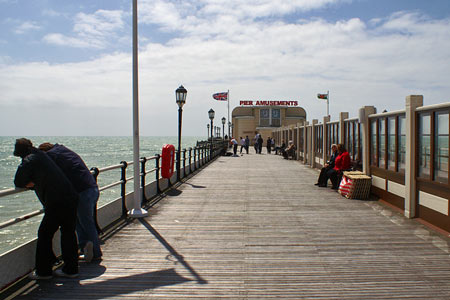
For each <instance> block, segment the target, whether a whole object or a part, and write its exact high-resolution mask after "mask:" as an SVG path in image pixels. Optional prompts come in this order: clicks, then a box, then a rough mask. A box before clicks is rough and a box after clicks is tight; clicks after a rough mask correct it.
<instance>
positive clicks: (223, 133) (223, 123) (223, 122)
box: [222, 117, 227, 140]
mask: <svg viewBox="0 0 450 300" xmlns="http://www.w3.org/2000/svg"><path fill="white" fill-rule="evenodd" d="M226 122H227V119H225V117H223V118H222V137H223V140H225V123H226Z"/></svg>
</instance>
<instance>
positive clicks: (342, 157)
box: [327, 144, 351, 190]
mask: <svg viewBox="0 0 450 300" xmlns="http://www.w3.org/2000/svg"><path fill="white" fill-rule="evenodd" d="M337 151H338V156H337V157H336V159H335V160H334V168H333V169H331V170H328V171H327V178H330V180H331V183H332V184H333V186H332V189H334V190H337V189H338V188H339V183H340V182H339V178H341V176H342V174H343V172H344V171H346V170H349V169H350V167H351V162H350V154H349V153H348V152H347V150H346V149H345V147H344V145H342V144H339V145H338V146H337Z"/></svg>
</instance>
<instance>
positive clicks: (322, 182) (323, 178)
mask: <svg viewBox="0 0 450 300" xmlns="http://www.w3.org/2000/svg"><path fill="white" fill-rule="evenodd" d="M337 154H338V152H337V145H336V144H333V145H331V157H330V160H329V161H328V162H327V163H326V164H325V166H324V167H323V168H322V169H321V170H320V175H319V178H318V179H317V183H315V185H318V186H320V187H326V186H327V182H328V177H327V172H328V171H329V170H331V169H333V168H334V160H335V159H336V156H337Z"/></svg>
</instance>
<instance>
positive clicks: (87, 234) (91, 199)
mask: <svg viewBox="0 0 450 300" xmlns="http://www.w3.org/2000/svg"><path fill="white" fill-rule="evenodd" d="M79 196H80V199H79V202H78V216H77V235H78V244H79V245H80V248H81V249H84V246H85V245H86V243H87V242H88V241H91V242H92V243H93V244H94V257H95V258H97V257H101V256H102V250H101V249H100V241H99V239H98V233H97V228H96V227H95V219H94V211H95V206H96V205H97V201H98V197H99V191H98V188H97V187H92V188H89V189H87V190H84V191H82V192H81V193H79Z"/></svg>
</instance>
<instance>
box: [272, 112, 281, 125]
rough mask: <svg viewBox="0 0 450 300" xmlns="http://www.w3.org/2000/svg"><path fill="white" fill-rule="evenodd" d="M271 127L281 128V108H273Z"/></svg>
mask: <svg viewBox="0 0 450 300" xmlns="http://www.w3.org/2000/svg"><path fill="white" fill-rule="evenodd" d="M271 125H272V126H274V127H280V126H281V113H280V109H279V108H272V122H271Z"/></svg>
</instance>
